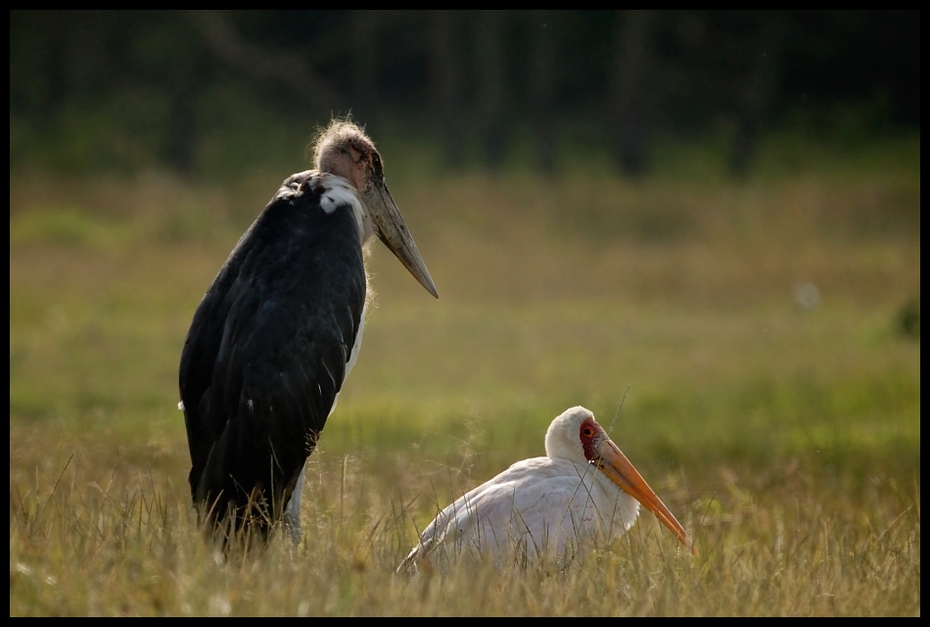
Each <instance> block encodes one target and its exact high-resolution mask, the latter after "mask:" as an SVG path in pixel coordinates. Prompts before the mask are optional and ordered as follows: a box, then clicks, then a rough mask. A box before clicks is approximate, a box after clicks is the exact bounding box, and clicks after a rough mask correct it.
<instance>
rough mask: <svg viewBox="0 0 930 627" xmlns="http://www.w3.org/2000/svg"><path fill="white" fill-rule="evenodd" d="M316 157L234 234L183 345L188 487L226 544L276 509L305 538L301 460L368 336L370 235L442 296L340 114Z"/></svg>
mask: <svg viewBox="0 0 930 627" xmlns="http://www.w3.org/2000/svg"><path fill="white" fill-rule="evenodd" d="M314 160H315V166H316V169H314V170H308V171H306V172H300V173H299V174H294V175H292V176H290V177H289V178H287V179H286V180H285V181H284V183H283V184H282V185H281V188H280V189H279V190H278V192H277V193H276V194H275V195H274V196H273V197H272V199H271V201H270V202H269V203H268V205H267V206H266V207H265V209H264V210H263V211H262V212H261V214H260V215H259V216H258V218H257V219H256V220H255V222H254V223H252V225H251V226H250V227H249V229H248V230H247V231H246V232H245V234H244V235H243V236H242V237H241V238H240V240H239V243H238V244H237V245H236V247H235V248H234V249H233V251H232V253H231V254H230V255H229V258H228V259H227V260H226V263H225V264H224V265H223V267H222V268H221V269H220V271H219V273H218V274H217V275H216V278H215V279H214V281H213V284H212V285H211V286H210V289H209V290H207V292H206V294H205V295H204V297H203V300H202V301H201V302H200V305H199V306H198V307H197V311H196V313H195V314H194V318H193V321H192V322H191V327H190V331H188V334H187V340H186V341H185V343H184V349H183V352H182V354H181V365H180V376H179V378H180V391H181V403H180V404H179V407H180V408H182V409H183V410H184V422H185V425H186V427H187V438H188V444H189V446H190V455H191V465H192V467H191V472H190V487H191V494H192V496H193V500H194V504H195V506H196V507H197V508H198V510H199V512H200V515H201V516H202V517H203V522H204V524H205V525H206V526H207V529H208V531H211V532H213V533H215V534H217V536H218V537H219V538H221V539H223V540H224V541H225V540H228V539H229V538H230V537H231V534H232V533H234V532H236V531H237V530H241V529H249V530H253V531H258V532H259V534H260V536H261V537H266V536H267V532H268V531H269V529H270V528H271V527H272V526H274V525H275V524H276V523H277V522H278V521H280V520H281V519H282V518H283V520H284V523H285V527H286V528H287V529H288V530H289V532H290V533H291V534H292V535H293V536H294V538H295V539H299V537H300V497H301V488H302V484H303V472H304V466H305V463H306V461H307V457H308V456H309V455H310V453H311V452H312V451H313V449H314V446H315V445H316V442H317V439H318V438H319V436H320V433H321V431H322V430H323V425H324V424H325V423H326V419H327V418H328V417H329V414H330V413H331V412H332V410H333V407H334V406H335V404H336V400H337V397H338V396H339V391H340V389H341V388H342V384H343V382H344V381H345V378H346V376H347V375H348V374H349V371H350V370H351V369H352V366H353V364H354V363H355V360H356V358H357V356H358V350H359V345H360V344H361V340H362V329H363V326H364V323H365V309H366V298H367V276H366V272H365V265H364V253H363V248H364V247H365V245H366V243H367V242H368V240H369V238H370V237H371V236H372V235H377V236H378V238H379V239H381V241H382V242H384V244H385V245H386V246H387V247H388V248H389V249H390V250H391V252H393V253H394V254H395V255H396V256H397V258H398V259H399V260H400V261H401V263H403V264H404V266H405V267H406V268H407V270H409V271H410V273H411V274H413V276H414V277H415V278H416V279H417V281H419V282H420V284H422V285H423V287H425V288H426V290H427V291H428V292H429V293H430V294H432V295H433V296H435V297H437V298H438V297H439V296H438V293H437V291H436V286H435V285H434V283H433V280H432V278H431V277H430V275H429V272H428V271H427V269H426V264H425V263H424V262H423V259H422V257H421V256H420V253H419V251H418V250H417V246H416V244H415V243H414V241H413V238H412V237H411V236H410V233H409V231H408V230H407V227H406V225H405V224H404V220H403V218H402V217H401V214H400V211H398V209H397V205H396V204H395V203H394V199H393V198H392V197H391V193H390V192H389V191H388V187H387V184H386V183H385V180H384V167H383V164H382V161H381V155H380V154H378V151H377V150H376V149H375V146H374V143H373V142H372V141H371V139H370V138H369V137H368V136H367V135H366V134H365V133H364V132H363V131H362V129H360V128H359V127H358V126H356V125H355V124H352V123H351V122H347V121H333V122H332V123H331V124H330V125H329V127H328V128H327V129H326V130H324V131H323V132H322V133H321V134H320V136H319V137H318V139H317V142H316V150H315V156H314Z"/></svg>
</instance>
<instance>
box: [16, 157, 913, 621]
mask: <svg viewBox="0 0 930 627" xmlns="http://www.w3.org/2000/svg"><path fill="white" fill-rule="evenodd" d="M295 169H297V168H295ZM285 174H286V173H279V174H278V175H274V176H270V177H255V180H253V181H244V182H240V183H238V184H235V185H232V186H231V187H229V188H220V187H212V188H208V187H196V186H191V185H186V184H184V183H183V182H181V181H178V180H174V179H171V178H165V177H159V176H154V175H153V176H150V177H143V178H140V179H138V180H133V181H123V180H110V181H106V180H103V181H93V182H80V181H73V180H71V181H69V180H64V181H61V180H58V181H48V180H46V179H39V178H11V192H10V200H11V217H10V227H11V234H10V301H11V302H10V613H11V615H97V614H100V615H187V614H192V615H204V614H215V615H226V614H228V615H299V614H311V615H318V614H319V615H390V614H400V615H459V614H470V615H519V614H528V615H543V614H554V615H590V614H602V615H641V614H645V615H655V614H662V615H666V614H668V615H919V613H920V444H919V440H920V422H919V421H920V387H919V384H920V344H919V338H918V339H917V340H916V341H915V340H914V339H911V338H908V337H906V336H904V335H902V333H901V332H900V329H899V325H898V323H897V316H898V313H899V310H900V308H901V306H902V305H903V304H904V303H905V302H907V301H908V300H909V299H912V298H917V299H918V301H919V290H920V269H919V267H920V236H919V224H920V216H919V198H920V185H919V173H908V172H904V173H890V174H876V175H872V176H866V175H863V176H858V177H848V176H834V177H829V176H827V177H819V178H813V177H804V176H796V177H791V178H788V179H784V180H778V181H771V182H759V183H754V184H743V185H735V184H723V183H714V184H706V185H701V184H698V183H693V182H690V183H688V182H684V183H683V182H669V181H658V180H657V181H651V182H645V183H641V184H630V183H624V182H622V181H618V180H615V179H613V178H609V177H598V176H587V177H583V176H581V175H567V176H565V177H564V178H563V179H561V180H558V181H554V182H539V181H537V180H536V179H533V178H529V177H521V176H513V177H509V178H494V177H490V176H484V175H469V176H465V177H461V178H444V179H437V180H433V181H426V182H423V181H419V182H417V183H416V184H414V181H413V179H412V178H409V177H408V178H407V179H402V183H401V184H400V185H394V186H393V192H394V195H395V198H396V200H397V201H398V204H399V205H400V207H401V210H402V211H403V212H404V215H405V217H406V218H407V221H408V224H409V226H410V227H411V229H412V231H413V233H414V236H415V237H416V239H417V242H418V244H419V247H420V250H421V251H422V252H423V255H424V257H425V259H426V261H427V263H428V265H429V268H430V271H431V273H432V275H433V277H434V279H435V280H436V283H437V286H438V288H439V291H440V295H441V300H439V301H438V302H437V301H433V300H432V299H431V298H430V297H429V296H428V295H427V294H426V293H425V292H423V291H422V289H421V288H420V287H419V286H418V285H417V284H416V282H415V281H414V280H413V279H411V278H410V277H409V275H407V274H406V273H405V271H404V270H403V268H402V267H401V266H400V264H397V263H396V262H395V261H394V260H393V258H391V257H390V254H389V253H387V251H385V250H383V248H379V247H376V248H375V249H374V251H373V254H372V258H371V260H370V261H371V269H372V271H373V274H374V279H373V281H374V286H375V288H376V289H377V291H378V293H379V295H378V305H379V306H378V308H377V309H375V310H374V311H373V312H372V313H371V314H370V320H369V327H368V329H367V330H366V337H365V347H364V348H363V350H362V357H361V359H360V360H359V363H358V365H357V367H356V369H355V371H353V373H352V376H351V377H350V379H349V381H348V382H347V384H346V387H345V389H344V392H343V394H342V396H341V400H340V405H339V407H338V409H337V411H336V412H335V414H334V415H333V417H332V420H331V422H330V424H328V425H327V428H326V431H325V433H324V435H323V438H322V441H321V446H320V448H319V449H318V451H317V452H316V453H314V455H313V457H312V458H311V465H310V469H309V471H308V485H307V486H306V488H305V491H304V511H303V521H304V529H305V540H304V542H303V543H302V544H301V546H300V547H299V549H297V550H296V551H293V550H291V549H290V548H289V547H288V546H287V545H286V544H285V543H283V542H282V543H276V544H274V545H273V546H272V547H271V548H270V549H269V550H268V551H267V553H266V554H263V555H260V556H256V557H253V558H252V559H248V560H233V561H232V562H230V563H225V564H217V563H216V561H215V560H214V559H213V556H212V555H211V553H210V551H209V550H208V547H207V546H206V545H205V544H204V543H203V542H202V541H201V538H200V536H199V535H198V533H197V532H196V530H195V528H194V524H193V516H192V512H191V511H190V508H189V491H188V489H187V482H186V479H187V471H188V469H189V459H188V458H187V445H186V441H185V436H184V428H183V420H182V418H181V415H180V414H179V412H177V410H176V409H175V406H176V404H177V362H178V359H179V355H180V348H181V345H182V343H183V340H184V334H185V333H186V330H187V325H188V324H189V322H190V317H191V315H192V314H193V310H194V308H195V307H196V304H197V302H198V300H199V298H200V296H201V295H202V293H203V291H204V289H205V288H206V287H207V286H208V284H209V282H210V281H211V280H212V278H213V276H214V274H215V273H216V271H217V270H218V268H219V266H220V264H221V263H222V262H223V260H224V259H225V257H226V255H227V254H228V252H229V249H230V248H231V247H232V245H233V244H234V243H235V241H236V239H237V238H238V236H239V234H240V233H241V231H242V230H243V229H244V228H245V227H246V226H247V225H248V222H249V221H250V220H251V219H252V218H253V217H254V214H255V213H256V212H257V210H258V208H260V207H261V206H262V205H263V203H264V202H265V201H266V200H267V198H268V197H269V196H270V194H271V193H272V192H273V191H274V189H276V186H277V185H278V184H279V182H280V180H281V179H282V178H283V176H284V175H285ZM376 246H377V245H376ZM803 283H811V284H813V285H815V286H816V287H817V288H818V290H819V294H820V301H819V303H818V304H817V305H816V306H813V307H809V308H804V307H801V306H799V304H798V302H796V300H795V289H796V287H797V286H798V285H800V284H803ZM628 384H631V388H630V392H629V397H628V398H627V400H626V403H625V404H624V407H623V410H622V412H621V414H620V416H619V418H617V419H616V422H615V424H612V423H614V414H615V412H616V409H617V405H618V403H619V401H620V398H621V397H622V396H623V393H624V390H625V389H626V387H627V385H628ZM574 404H584V405H586V406H588V407H590V408H591V409H592V410H594V411H595V413H596V414H597V415H598V418H599V420H600V421H601V422H602V424H604V425H605V427H608V428H610V427H611V426H612V427H613V430H612V432H611V435H612V437H613V439H614V440H615V441H616V442H617V443H618V444H619V445H620V446H621V448H623V449H624V451H625V452H626V453H627V455H628V456H629V457H630V458H631V460H632V461H633V462H634V463H635V464H636V465H637V467H638V468H639V469H640V471H641V472H642V473H643V475H644V476H645V477H646V479H647V480H648V481H649V482H650V483H651V484H652V485H653V487H654V488H656V490H657V491H658V492H659V494H660V496H661V497H662V498H663V500H664V501H665V502H666V504H667V505H669V507H670V509H672V511H673V512H675V514H676V515H677V516H678V518H679V519H680V520H681V521H682V523H683V524H684V525H685V526H686V527H687V528H688V529H689V530H690V531H691V532H692V535H693V536H694V538H695V544H696V547H697V549H698V555H697V556H696V557H693V558H692V557H688V556H687V554H686V553H685V552H683V551H680V550H678V547H677V543H676V540H675V538H674V537H672V536H671V534H668V533H667V532H665V531H664V530H663V529H662V528H661V527H660V526H659V525H658V524H657V523H656V522H655V521H654V520H653V519H652V518H651V516H648V515H647V516H645V517H643V518H641V519H640V521H639V522H638V523H637V524H636V526H634V528H633V530H632V532H631V533H629V534H628V535H627V536H624V537H623V538H621V539H620V540H618V541H616V542H615V543H614V544H613V545H611V546H609V547H604V548H603V549H602V550H600V551H598V552H597V553H596V554H593V555H589V556H587V557H586V558H585V559H583V560H578V561H577V562H575V563H572V564H570V565H569V566H568V567H567V568H565V569H561V570H560V569H556V568H552V567H550V566H541V567H538V568H531V569H528V570H505V571H504V572H501V571H500V570H498V569H495V568H494V567H493V566H491V565H483V564H478V565H471V566H469V567H461V568H454V569H452V570H450V571H449V572H445V573H434V574H427V575H422V576H418V577H414V578H409V577H401V576H396V575H394V572H393V569H394V567H395V566H396V565H397V563H398V562H399V561H400V559H401V558H402V557H403V555H404V554H405V553H406V551H407V550H408V549H409V547H410V546H411V545H412V544H413V542H414V540H415V537H416V530H417V529H420V528H422V527H423V526H424V525H425V524H426V523H427V522H428V521H429V520H430V518H431V516H432V515H433V514H434V513H435V508H436V506H443V505H445V504H447V503H448V502H449V501H450V500H451V499H452V498H454V497H455V496H457V495H459V494H461V492H462V491H463V490H465V489H468V488H470V487H473V486H474V485H476V484H477V483H478V482H481V481H484V480H486V479H488V478H490V477H491V476H492V475H493V474H495V473H496V472H498V471H500V470H501V469H503V468H504V467H506V465H507V464H509V463H511V462H512V461H515V460H517V459H522V458H524V457H528V456H531V455H539V454H542V438H543V433H544V431H545V427H546V425H548V423H549V421H550V420H551V418H552V417H553V416H555V415H556V414H558V413H559V412H561V411H562V410H563V409H565V408H566V407H567V406H569V405H574Z"/></svg>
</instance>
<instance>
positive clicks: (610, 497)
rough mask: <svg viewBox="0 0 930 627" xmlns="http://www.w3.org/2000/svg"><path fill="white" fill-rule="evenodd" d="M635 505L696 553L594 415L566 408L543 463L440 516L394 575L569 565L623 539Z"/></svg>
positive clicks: (550, 434) (514, 470) (531, 463)
mask: <svg viewBox="0 0 930 627" xmlns="http://www.w3.org/2000/svg"><path fill="white" fill-rule="evenodd" d="M640 504H642V506H643V507H645V508H646V509H648V510H649V511H650V512H652V513H653V514H655V515H656V517H658V519H659V521H661V523H662V524H663V525H665V526H666V527H668V528H669V529H670V530H671V531H672V532H673V533H674V534H675V535H676V536H677V537H678V539H679V540H680V541H681V542H682V544H684V545H685V546H687V547H688V548H689V549H690V550H691V552H692V553H694V548H693V546H692V543H691V539H690V538H689V536H688V533H687V532H686V531H685V529H684V527H682V526H681V524H680V523H679V522H678V520H676V518H675V516H674V515H673V514H672V512H671V511H669V509H668V508H667V507H666V506H665V504H664V503H663V502H662V500H661V499H660V498H659V497H658V496H656V493H655V492H653V490H652V489H651V488H650V487H649V485H648V484H647V483H646V481H645V480H644V479H643V478H642V476H641V475H640V474H639V472H637V470H636V469H635V468H634V467H633V464H631V463H630V461H629V460H628V459H627V458H626V456H625V455H624V454H623V453H622V452H621V451H620V449H619V448H618V447H617V445H616V444H614V443H613V441H612V440H611V439H610V437H608V435H607V433H606V432H605V431H604V429H603V428H602V427H601V425H599V424H598V423H597V421H596V420H595V419H594V414H593V413H591V411H589V410H587V409H585V408H584V407H581V406H577V407H572V408H570V409H568V410H566V411H565V412H563V413H562V414H561V415H559V416H557V417H556V418H555V420H553V421H552V424H550V425H549V429H548V431H547V432H546V456H545V457H534V458H531V459H524V460H523V461H519V462H517V463H515V464H513V465H512V466H510V468H508V469H507V470H505V471H504V472H502V473H500V474H499V475H497V476H496V477H494V478H493V479H491V480H490V481H488V482H486V483H484V484H482V485H480V486H478V487H477V488H475V489H473V490H471V491H470V492H468V493H467V494H465V495H464V496H462V497H461V498H459V499H458V500H456V501H455V502H454V503H452V504H451V505H449V506H448V507H446V508H445V509H444V510H442V512H440V514H439V515H438V516H437V517H436V519H435V520H433V522H431V523H430V524H429V526H427V527H426V529H425V530H424V531H423V533H422V534H421V535H420V538H419V542H418V543H417V545H416V546H415V547H413V549H412V550H411V551H410V553H409V554H408V555H407V557H406V558H405V559H404V560H403V562H402V563H401V564H400V566H399V567H398V569H397V570H398V572H403V571H408V570H415V569H416V567H417V564H419V563H421V562H423V561H425V562H426V563H429V564H430V565H433V566H435V565H437V564H439V563H444V562H446V561H448V560H449V559H450V557H453V556H454V555H461V554H463V553H467V554H470V555H472V556H476V555H477V556H486V557H487V556H490V557H492V558H495V559H497V560H499V561H500V560H512V561H515V562H517V563H526V562H527V561H533V560H535V559H536V558H539V557H542V556H545V555H550V556H556V557H558V558H566V557H571V556H574V555H578V554H579V552H580V551H584V550H585V548H590V547H592V546H598V545H603V544H605V543H607V542H609V541H610V540H611V539H613V538H615V537H617V536H620V535H622V534H623V533H624V532H626V531H627V530H628V529H629V528H630V527H631V526H632V525H633V523H634V522H635V521H636V517H637V516H638V514H639V507H640Z"/></svg>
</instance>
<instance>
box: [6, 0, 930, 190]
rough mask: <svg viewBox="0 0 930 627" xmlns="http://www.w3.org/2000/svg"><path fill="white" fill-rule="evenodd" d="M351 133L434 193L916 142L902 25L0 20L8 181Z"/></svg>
mask: <svg viewBox="0 0 930 627" xmlns="http://www.w3.org/2000/svg"><path fill="white" fill-rule="evenodd" d="M349 113H351V114H352V115H353V116H354V117H355V118H356V119H357V120H359V121H361V122H363V123H364V124H365V125H366V126H367V127H368V129H369V131H370V132H371V133H372V135H373V136H374V137H376V138H379V139H381V138H387V139H381V141H382V142H388V141H390V142H395V141H397V142H408V144H409V145H413V146H425V147H429V150H427V151H425V153H424V154H427V155H429V160H428V162H425V163H424V164H423V165H424V167H425V166H428V167H429V168H432V169H434V170H435V171H442V170H445V169H450V168H462V167H469V168H478V169H480V168H499V167H501V166H506V165H512V164H526V165H528V166H530V167H533V168H538V169H540V170H541V171H543V172H553V171H557V170H558V169H559V168H562V167H566V166H567V165H571V164H572V163H573V162H577V161H578V159H579V155H583V156H589V155H590V156H603V157H608V158H605V159H603V160H602V161H603V162H605V163H610V164H612V165H611V166H610V167H611V168H612V169H613V170H614V171H617V172H621V173H623V174H625V175H627V176H631V177H638V176H642V175H644V174H647V173H649V172H650V171H653V170H654V169H655V168H656V166H657V163H660V161H661V158H660V156H659V155H658V150H657V147H658V146H662V145H663V144H665V145H667V144H669V143H672V144H674V143H675V142H681V141H701V142H705V143H706V144H707V145H710V146H713V147H715V149H717V150H718V151H719V152H720V154H721V155H722V156H723V160H724V162H725V163H726V171H727V172H728V173H729V174H730V175H732V176H733V177H737V178H739V177H745V176H747V175H749V174H751V173H752V172H753V169H754V167H755V166H756V164H757V163H758V157H759V151H760V146H761V145H762V143H763V142H764V141H765V138H766V137H770V136H772V135H773V134H788V135H791V136H798V137H802V138H805V139H810V140H812V141H820V142H828V143H832V144H835V145H839V146H841V147H843V146H847V145H853V144H854V143H855V142H861V141H863V140H868V139H869V138H874V137H882V136H884V137H887V136H889V135H894V134H906V133H910V134H914V133H915V132H916V133H919V128H920V12H919V11H882V12H860V11H782V12H760V11H674V12H653V11H558V12H556V11H469V12H458V11H449V12H446V11H432V12H426V11H411V12H406V11H357V12H356V11H223V12H214V11H208V12H199V11H198V12H184V11H182V12H175V11H68V12H63V11H50V12H44V11H11V12H10V168H11V176H12V175H14V173H16V172H17V171H18V170H21V169H38V170H48V169H51V170H54V171H58V172H61V173H74V174H88V173H97V172H115V173H125V174H131V173H134V172H138V171H141V170H144V169H149V168H158V169H167V170H171V171H174V172H177V173H178V174H181V175H184V176H196V177H204V176H206V177H219V178H221V179H222V178H225V177H230V176H236V175H237V173H239V172H241V171H242V170H243V169H248V168H250V167H255V162H256V160H258V161H260V162H261V163H262V164H263V165H265V166H268V167H273V168H279V169H280V170H281V171H288V172H289V171H292V170H295V169H298V168H297V166H295V164H294V154H295V152H296V150H300V149H301V148H300V147H301V146H303V145H305V144H306V143H307V141H308V140H309V139H310V137H311V136H312V134H313V131H314V128H315V127H316V126H317V125H320V124H323V123H325V122H326V121H327V120H328V118H329V117H330V115H332V114H336V115H345V114H349ZM294 147H297V148H296V150H294V149H292V148H294ZM256 155H259V156H258V157H257V156H256ZM276 155H277V156H276ZM276 158H279V159H280V162H278V163H275V162H274V160H275V159H276Z"/></svg>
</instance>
